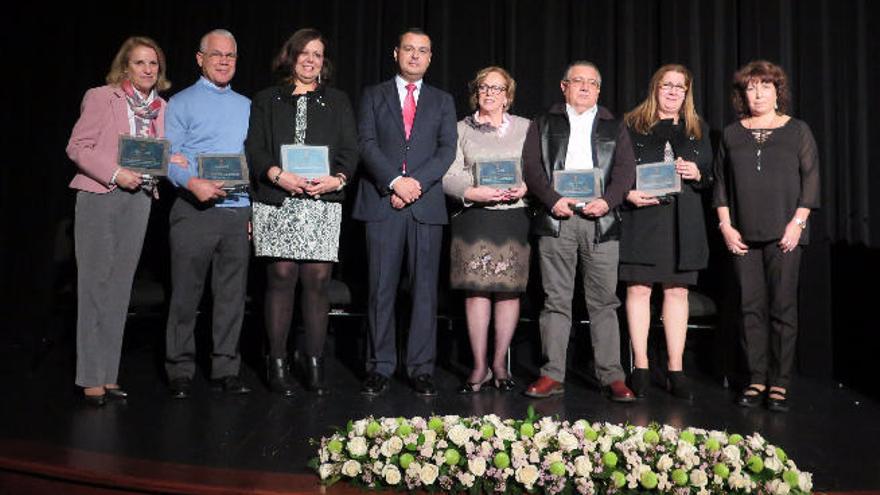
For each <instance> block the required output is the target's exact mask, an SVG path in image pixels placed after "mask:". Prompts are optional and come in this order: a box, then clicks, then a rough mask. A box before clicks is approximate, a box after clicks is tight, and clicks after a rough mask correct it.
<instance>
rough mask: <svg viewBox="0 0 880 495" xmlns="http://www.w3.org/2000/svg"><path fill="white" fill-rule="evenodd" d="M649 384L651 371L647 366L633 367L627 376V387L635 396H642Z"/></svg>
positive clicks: (646, 392)
mask: <svg viewBox="0 0 880 495" xmlns="http://www.w3.org/2000/svg"><path fill="white" fill-rule="evenodd" d="M650 386H651V372H650V371H649V370H648V368H634V369H633V370H632V374H631V375H630V376H629V388H630V389H631V390H632V391H633V393H634V394H635V395H636V397H639V398H642V397H644V396H645V395H647V394H648V387H650Z"/></svg>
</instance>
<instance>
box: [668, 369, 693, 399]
mask: <svg viewBox="0 0 880 495" xmlns="http://www.w3.org/2000/svg"><path fill="white" fill-rule="evenodd" d="M668 388H669V393H671V394H672V395H673V396H674V397H677V398H679V399H683V400H687V401H692V400H694V392H693V390H692V389H691V384H690V380H688V378H687V377H686V376H685V375H684V371H670V372H669V384H668Z"/></svg>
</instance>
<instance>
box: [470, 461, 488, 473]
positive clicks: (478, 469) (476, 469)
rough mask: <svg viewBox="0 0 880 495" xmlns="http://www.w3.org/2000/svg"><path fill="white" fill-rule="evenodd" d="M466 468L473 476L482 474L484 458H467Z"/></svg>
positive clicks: (484, 463)
mask: <svg viewBox="0 0 880 495" xmlns="http://www.w3.org/2000/svg"><path fill="white" fill-rule="evenodd" d="M468 470H469V471H470V472H471V473H473V474H474V476H483V474H484V473H485V472H486V459H484V458H482V457H474V458H472V459H468Z"/></svg>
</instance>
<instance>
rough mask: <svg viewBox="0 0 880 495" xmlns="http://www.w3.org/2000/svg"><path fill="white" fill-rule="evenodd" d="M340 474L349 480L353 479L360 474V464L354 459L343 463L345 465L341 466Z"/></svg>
mask: <svg viewBox="0 0 880 495" xmlns="http://www.w3.org/2000/svg"><path fill="white" fill-rule="evenodd" d="M342 474H344V475H345V476H348V477H349V478H354V477H355V476H357V475H359V474H361V463H359V462H358V461H356V460H354V459H350V460H347V461H345V464H343V465H342Z"/></svg>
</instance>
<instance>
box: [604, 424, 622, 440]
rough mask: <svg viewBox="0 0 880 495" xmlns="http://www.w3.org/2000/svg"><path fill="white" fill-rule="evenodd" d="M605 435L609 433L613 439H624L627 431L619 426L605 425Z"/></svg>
mask: <svg viewBox="0 0 880 495" xmlns="http://www.w3.org/2000/svg"><path fill="white" fill-rule="evenodd" d="M605 433H607V434H608V435H609V436H611V437H622V436H623V435H624V433H626V430H624V429H623V428H621V427H620V426H617V425H612V424H608V423H606V424H605Z"/></svg>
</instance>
